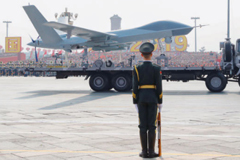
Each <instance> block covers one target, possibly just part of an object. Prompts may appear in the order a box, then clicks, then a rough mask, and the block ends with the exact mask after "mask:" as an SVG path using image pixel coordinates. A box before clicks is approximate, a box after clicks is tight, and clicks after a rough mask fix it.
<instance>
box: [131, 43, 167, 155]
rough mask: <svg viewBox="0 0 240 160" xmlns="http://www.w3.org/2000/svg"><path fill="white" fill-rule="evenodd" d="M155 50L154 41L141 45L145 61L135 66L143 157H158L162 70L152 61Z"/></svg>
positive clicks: (136, 98) (134, 97)
mask: <svg viewBox="0 0 240 160" xmlns="http://www.w3.org/2000/svg"><path fill="white" fill-rule="evenodd" d="M153 50H154V45H153V44H152V43H149V42H146V43H144V44H142V45H141V47H140V52H141V53H142V54H141V56H142V57H143V59H144V62H143V63H142V64H139V65H137V66H134V71H133V103H134V104H135V107H136V108H137V109H138V115H139V123H140V124H139V126H138V127H139V129H140V141H141V146H142V152H141V153H140V154H139V156H140V157H143V158H153V157H158V154H157V153H155V151H154V147H155V140H156V123H157V113H158V111H157V110H158V108H159V109H160V110H161V108H162V75H161V74H162V72H161V67H160V66H158V65H155V64H153V63H152V62H151V58H152V52H153ZM147 141H148V143H147ZM147 144H148V146H147Z"/></svg>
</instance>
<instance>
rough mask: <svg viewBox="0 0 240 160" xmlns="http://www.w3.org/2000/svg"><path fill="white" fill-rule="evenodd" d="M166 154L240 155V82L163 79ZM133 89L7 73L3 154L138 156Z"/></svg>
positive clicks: (33, 158) (27, 158)
mask: <svg viewBox="0 0 240 160" xmlns="http://www.w3.org/2000/svg"><path fill="white" fill-rule="evenodd" d="M163 85H164V87H163V88H164V108H163V112H162V148H163V158H164V159H166V160H176V159H179V160H187V159H191V160H195V159H196V160H208V159H214V160H228V159H240V88H239V86H238V84H237V83H229V84H228V86H227V88H226V89H225V91H224V92H222V93H210V92H209V91H208V90H207V89H206V87H205V84H204V83H203V82H190V83H182V82H168V83H167V82H164V83H163ZM137 125H138V115H137V113H136V111H135V108H134V106H133V105H132V98H131V92H127V93H117V92H115V91H114V90H112V91H110V92H103V93H96V92H93V91H92V90H90V88H89V86H88V81H84V80H83V78H69V79H66V80H56V79H55V78H36V77H28V78H26V77H11V78H10V77H0V160H5V159H9V160H15V159H16V160H48V159H51V160H65V159H66V160H79V159H84V160H95V159H96V160H99V159H100V160H101V159H103V160H106V159H111V160H115V159H123V160H128V159H129V160H134V159H141V158H139V157H138V153H139V151H140V142H139V136H138V128H137Z"/></svg>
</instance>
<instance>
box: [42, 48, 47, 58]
mask: <svg viewBox="0 0 240 160" xmlns="http://www.w3.org/2000/svg"><path fill="white" fill-rule="evenodd" d="M43 51H44V54H43V57H44V56H45V55H47V50H45V49H44V50H43Z"/></svg>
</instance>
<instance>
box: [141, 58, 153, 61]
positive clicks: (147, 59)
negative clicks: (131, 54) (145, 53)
mask: <svg viewBox="0 0 240 160" xmlns="http://www.w3.org/2000/svg"><path fill="white" fill-rule="evenodd" d="M143 60H144V61H151V60H152V58H143Z"/></svg>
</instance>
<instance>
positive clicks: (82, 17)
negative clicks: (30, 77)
mask: <svg viewBox="0 0 240 160" xmlns="http://www.w3.org/2000/svg"><path fill="white" fill-rule="evenodd" d="M1 2H2V3H1V9H0V15H1V16H0V22H1V23H0V45H5V43H4V41H5V40H4V39H5V36H6V24H4V23H2V21H5V20H9V21H12V24H10V26H9V36H21V37H22V38H23V47H26V43H28V42H29V41H31V40H30V38H29V36H28V35H31V36H32V37H34V38H37V36H38V34H37V32H36V31H35V29H34V27H33V25H32V24H31V22H30V20H29V19H28V17H27V15H26V13H25V12H24V10H23V8H22V6H24V5H28V3H30V4H33V5H36V7H37V8H38V9H39V10H40V12H42V14H43V15H44V16H45V18H46V19H47V20H48V21H53V20H55V17H54V14H55V13H58V14H60V13H61V12H64V11H65V8H66V7H67V8H68V10H69V11H71V12H73V13H78V15H79V16H78V19H77V20H76V21H75V22H74V25H76V26H80V27H84V28H88V29H92V30H97V31H101V32H106V31H110V19H109V18H110V17H111V16H113V15H114V14H118V15H119V16H120V17H121V18H122V29H128V28H134V27H138V26H141V25H144V24H148V23H151V22H154V21H159V20H173V21H178V22H181V23H185V24H187V25H190V26H194V21H193V20H191V17H193V16H198V17H200V18H201V19H200V20H198V21H197V24H209V25H210V26H207V27H203V28H201V29H198V32H197V38H198V49H200V47H202V46H205V47H206V50H207V51H219V42H220V41H224V39H225V38H226V37H227V0H67V1H61V0H4V2H3V0H1ZM239 7H240V0H231V32H230V34H231V38H232V42H234V43H235V41H236V39H237V38H238V37H239V38H240V32H239V29H240V14H239ZM187 38H188V44H189V45H190V46H189V48H188V51H193V50H194V31H192V32H191V33H190V34H189V35H187Z"/></svg>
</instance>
